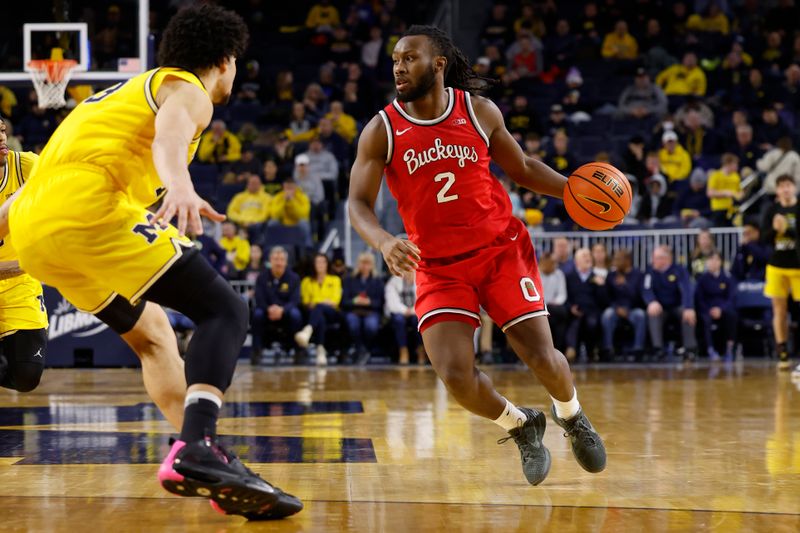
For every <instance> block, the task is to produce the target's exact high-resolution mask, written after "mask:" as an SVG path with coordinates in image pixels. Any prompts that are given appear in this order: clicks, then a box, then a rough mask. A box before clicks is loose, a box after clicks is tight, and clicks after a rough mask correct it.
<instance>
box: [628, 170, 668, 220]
mask: <svg viewBox="0 0 800 533" xmlns="http://www.w3.org/2000/svg"><path fill="white" fill-rule="evenodd" d="M653 159H655V162H656V163H655V164H656V165H657V164H658V158H657V157H655V158H653ZM648 161H651V158H650V157H649V156H648ZM650 167H651V165H650V164H648V168H650ZM645 187H646V190H645V194H643V195H642V196H641V203H640V204H639V210H638V211H637V213H636V218H637V219H639V221H640V222H642V223H645V224H652V223H654V222H657V221H659V220H664V219H665V218H667V217H668V216H669V215H670V214H671V213H672V203H673V202H672V199H671V198H670V196H669V195H668V194H667V180H666V178H664V176H663V175H662V174H661V173H660V172H655V173H654V174H653V175H651V176H649V177H647V178H646V179H645Z"/></svg>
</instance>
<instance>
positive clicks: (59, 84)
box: [28, 59, 78, 109]
mask: <svg viewBox="0 0 800 533" xmlns="http://www.w3.org/2000/svg"><path fill="white" fill-rule="evenodd" d="M77 65H78V62H77V61H73V60H72V59H34V60H32V61H30V62H29V63H28V67H30V75H31V79H32V80H33V88H34V89H36V97H37V98H38V99H39V106H40V107H44V108H52V109H58V108H60V107H64V106H65V105H67V101H66V99H65V98H64V94H65V93H66V90H67V84H68V83H69V79H70V77H71V76H72V69H74V68H75V67H76V66H77Z"/></svg>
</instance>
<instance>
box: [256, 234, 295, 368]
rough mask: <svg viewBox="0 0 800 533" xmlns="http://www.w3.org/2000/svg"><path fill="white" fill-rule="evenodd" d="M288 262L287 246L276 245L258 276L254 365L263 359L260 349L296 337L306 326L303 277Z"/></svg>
mask: <svg viewBox="0 0 800 533" xmlns="http://www.w3.org/2000/svg"><path fill="white" fill-rule="evenodd" d="M288 265H289V254H288V253H287V251H286V249H284V248H283V247H281V246H275V247H273V248H272V249H271V250H270V251H269V270H265V271H263V272H262V273H261V274H260V275H259V276H258V278H257V279H256V290H255V307H254V309H253V328H252V332H253V351H252V353H251V356H250V361H251V362H252V363H253V364H258V363H259V362H260V361H261V349H262V347H263V346H264V345H265V344H272V343H273V342H275V341H278V340H280V339H282V338H289V339H293V338H294V335H295V334H296V333H297V332H298V331H300V328H301V327H302V326H303V316H302V314H301V313H300V276H298V275H297V274H295V273H294V272H293V271H292V270H290V269H289V268H288ZM281 333H283V336H281ZM276 361H277V357H276Z"/></svg>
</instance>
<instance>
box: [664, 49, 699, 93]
mask: <svg viewBox="0 0 800 533" xmlns="http://www.w3.org/2000/svg"><path fill="white" fill-rule="evenodd" d="M656 83H657V84H658V85H660V86H661V87H662V88H663V89H664V93H665V94H666V95H667V96H687V95H690V94H693V95H695V96H705V94H706V74H705V72H703V69H701V68H700V67H699V66H697V56H696V55H695V54H694V52H686V54H684V56H683V61H682V62H681V64H680V65H672V66H670V67H667V68H665V69H664V70H662V71H661V72H660V73H659V74H658V76H657V77H656Z"/></svg>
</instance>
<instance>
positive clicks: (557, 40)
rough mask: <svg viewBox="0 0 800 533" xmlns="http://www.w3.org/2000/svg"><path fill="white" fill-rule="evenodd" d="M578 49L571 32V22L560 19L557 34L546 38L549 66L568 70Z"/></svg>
mask: <svg viewBox="0 0 800 533" xmlns="http://www.w3.org/2000/svg"><path fill="white" fill-rule="evenodd" d="M576 49H577V40H576V38H575V35H573V34H572V33H571V32H570V27H569V21H568V20H567V19H566V18H561V19H558V22H556V31H555V33H553V34H550V33H548V35H547V37H545V47H544V51H545V54H546V56H547V64H548V65H550V66H555V67H558V68H559V69H560V70H566V69H567V68H568V67H569V66H570V65H572V63H573V60H574V58H575V51H576Z"/></svg>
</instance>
